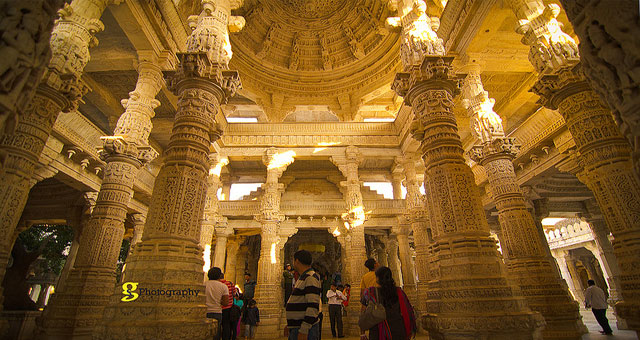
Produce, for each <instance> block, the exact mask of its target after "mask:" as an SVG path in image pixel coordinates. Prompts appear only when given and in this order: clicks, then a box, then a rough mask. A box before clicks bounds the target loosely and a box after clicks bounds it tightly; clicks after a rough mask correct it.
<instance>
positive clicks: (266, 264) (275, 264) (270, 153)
mask: <svg viewBox="0 0 640 340" xmlns="http://www.w3.org/2000/svg"><path fill="white" fill-rule="evenodd" d="M294 156H295V153H292V152H279V150H277V149H276V148H269V149H267V151H266V152H265V154H264V155H263V157H262V162H263V163H264V164H265V165H266V166H267V179H266V181H265V183H264V184H263V185H262V189H263V194H262V197H261V198H260V213H259V214H258V215H257V216H256V220H258V222H260V258H259V259H258V275H257V280H256V281H257V286H256V292H255V300H256V302H257V303H258V304H259V305H260V306H262V308H260V327H263V326H264V327H263V329H262V330H261V331H260V333H261V334H260V335H259V337H260V338H269V339H271V338H274V337H277V336H278V335H279V330H278V328H279V325H280V317H281V315H282V313H281V312H282V310H281V308H282V303H280V302H281V300H282V297H281V296H282V294H281V293H280V289H281V288H280V278H281V277H282V267H281V266H280V265H279V259H280V245H279V243H280V241H281V240H280V235H279V234H278V232H279V229H280V223H281V222H282V221H284V214H282V213H281V212H280V197H281V195H282V192H283V191H284V184H283V183H279V179H280V176H282V173H283V172H284V171H285V170H286V168H287V166H289V164H291V163H293V160H294V159H293V157H294Z"/></svg>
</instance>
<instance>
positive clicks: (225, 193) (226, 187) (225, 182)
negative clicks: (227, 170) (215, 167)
mask: <svg viewBox="0 0 640 340" xmlns="http://www.w3.org/2000/svg"><path fill="white" fill-rule="evenodd" d="M220 181H221V182H222V197H223V198H222V199H223V200H224V201H228V200H229V197H230V196H231V185H232V184H233V183H232V182H231V176H230V175H229V174H223V175H221V176H220Z"/></svg>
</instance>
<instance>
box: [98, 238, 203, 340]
mask: <svg viewBox="0 0 640 340" xmlns="http://www.w3.org/2000/svg"><path fill="white" fill-rule="evenodd" d="M202 265H203V260H202V250H201V249H200V247H199V246H198V245H197V244H196V243H194V242H186V241H182V240H171V239H156V240H154V239H150V240H144V241H142V242H140V243H138V244H137V245H136V250H135V252H134V253H133V254H132V258H131V259H130V261H129V262H128V263H127V270H126V272H125V274H124V276H123V280H122V281H123V282H126V283H129V284H130V283H136V284H137V286H136V287H135V288H134V287H131V286H128V287H129V288H130V289H132V290H133V292H135V293H137V294H138V297H137V298H136V299H134V300H132V301H128V302H126V301H122V300H121V299H122V298H123V297H126V296H127V295H126V294H124V292H123V290H124V288H125V287H123V286H124V284H120V285H117V286H116V287H115V288H114V289H113V291H112V293H113V295H111V298H110V300H109V305H108V306H107V307H106V308H105V310H104V316H103V318H104V320H105V321H104V322H103V323H102V324H100V325H99V327H97V328H96V339H100V340H140V339H163V340H182V339H193V340H208V339H211V338H212V337H213V331H214V329H215V326H214V325H213V324H212V319H207V318H206V306H205V291H204V285H203V283H202ZM160 291H163V293H160ZM168 291H171V293H170V294H168V293H167V292H168ZM178 292H180V293H179V294H178ZM183 292H184V293H183Z"/></svg>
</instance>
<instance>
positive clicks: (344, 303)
mask: <svg viewBox="0 0 640 340" xmlns="http://www.w3.org/2000/svg"><path fill="white" fill-rule="evenodd" d="M341 290H342V294H344V296H346V297H347V299H346V300H344V301H342V311H343V313H344V315H347V306H348V305H349V298H350V297H351V285H350V284H348V283H347V284H345V285H344V289H341Z"/></svg>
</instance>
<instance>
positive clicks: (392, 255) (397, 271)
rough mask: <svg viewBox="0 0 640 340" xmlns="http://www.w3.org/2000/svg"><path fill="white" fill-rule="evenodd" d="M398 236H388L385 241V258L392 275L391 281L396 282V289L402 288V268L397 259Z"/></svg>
mask: <svg viewBox="0 0 640 340" xmlns="http://www.w3.org/2000/svg"><path fill="white" fill-rule="evenodd" d="M398 243H399V242H398V235H397V234H390V235H389V237H388V240H387V249H388V250H387V256H388V258H389V259H388V261H389V269H391V274H393V280H394V281H396V285H397V286H398V287H402V285H403V282H402V269H403V268H402V267H401V263H400V258H399V257H398V248H399V244H398Z"/></svg>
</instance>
